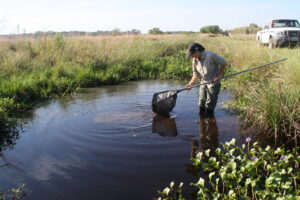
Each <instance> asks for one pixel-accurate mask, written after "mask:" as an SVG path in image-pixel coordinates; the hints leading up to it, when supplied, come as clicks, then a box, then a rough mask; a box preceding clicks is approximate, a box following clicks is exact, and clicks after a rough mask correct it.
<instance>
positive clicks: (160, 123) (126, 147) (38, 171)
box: [0, 81, 242, 200]
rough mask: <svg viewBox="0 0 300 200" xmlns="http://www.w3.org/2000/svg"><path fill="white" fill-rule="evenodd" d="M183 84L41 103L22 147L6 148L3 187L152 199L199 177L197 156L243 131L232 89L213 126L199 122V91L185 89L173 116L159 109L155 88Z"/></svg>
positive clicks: (47, 194)
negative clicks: (230, 103)
mask: <svg viewBox="0 0 300 200" xmlns="http://www.w3.org/2000/svg"><path fill="white" fill-rule="evenodd" d="M183 86H184V83H182V82H181V83H180V82H169V81H168V82H166V81H138V82H128V83H125V84H122V85H117V86H105V87H100V88H94V89H84V90H82V91H81V92H80V93H78V94H76V95H75V96H73V97H67V98H60V99H58V100H55V101H52V102H50V103H49V104H47V105H44V106H41V107H39V108H37V109H36V110H35V111H34V115H33V116H31V119H27V120H28V121H29V122H28V123H27V125H26V126H25V127H24V128H23V131H22V132H21V133H20V134H19V137H20V138H19V139H17V140H16V144H15V145H14V147H13V148H12V149H6V150H4V151H2V156H0V166H1V165H4V164H6V165H5V166H4V167H1V168H0V187H1V188H2V189H4V190H7V189H9V188H12V187H17V186H18V185H20V184H22V183H25V184H26V186H27V195H28V197H27V198H26V199H34V200H37V199H38V200H41V199H43V200H53V199H55V200H58V199H67V200H69V199H70V200H71V199H72V200H73V199H74V200H75V199H101V200H119V199H130V200H144V199H145V200H148V199H149V200H150V199H152V197H155V196H157V190H158V189H160V190H162V189H163V188H165V187H166V186H167V185H169V183H170V182H171V181H175V182H176V183H177V184H178V183H179V182H182V181H183V182H186V183H188V182H190V181H192V180H194V177H193V176H192V174H191V173H189V172H188V169H187V167H186V166H187V165H188V164H190V163H191V161H190V157H191V155H193V154H195V152H197V151H198V150H201V149H206V148H208V147H216V146H218V144H219V142H226V141H229V140H230V139H231V138H233V137H234V138H236V139H237V142H239V143H240V141H241V137H242V136H240V134H239V127H240V124H239V121H238V119H237V118H236V117H235V116H232V115H229V114H228V113H226V112H225V111H224V110H222V109H221V107H222V103H224V102H225V101H226V100H228V99H230V95H229V94H228V93H227V92H224V91H223V92H221V94H220V97H219V101H218V106H217V108H216V113H215V115H216V123H213V124H204V123H198V120H199V117H198V106H197V95H198V94H197V93H198V92H197V91H198V90H197V89H193V90H191V91H184V92H181V93H179V94H178V98H177V104H176V107H175V109H174V110H173V112H172V116H171V118H165V117H161V116H156V115H155V114H154V113H153V112H152V110H151V100H152V95H153V93H155V92H158V91H163V90H168V89H181V88H182V87H183ZM23 120H24V119H23Z"/></svg>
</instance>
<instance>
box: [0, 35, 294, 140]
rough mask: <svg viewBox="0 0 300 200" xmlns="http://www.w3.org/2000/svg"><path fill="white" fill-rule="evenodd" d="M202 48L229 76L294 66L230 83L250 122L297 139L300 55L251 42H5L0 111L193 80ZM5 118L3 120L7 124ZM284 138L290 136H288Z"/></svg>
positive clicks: (146, 38) (179, 38)
mask: <svg viewBox="0 0 300 200" xmlns="http://www.w3.org/2000/svg"><path fill="white" fill-rule="evenodd" d="M192 41H197V42H200V43H202V44H203V45H204V46H205V47H206V49H207V50H212V51H215V52H217V53H218V54H220V55H221V56H223V57H224V58H226V59H227V60H228V62H229V63H230V66H229V68H228V73H233V72H237V71H240V70H243V69H246V68H249V67H253V66H256V65H259V64H262V63H266V62H270V61H273V60H276V59H280V58H283V57H286V58H288V61H285V62H284V63H282V64H280V65H277V66H270V67H267V68H264V69H260V70H256V71H253V72H249V73H245V74H242V75H239V76H237V77H234V78H232V79H230V80H226V81H225V85H226V86H227V87H229V88H232V89H233V91H234V95H235V100H234V101H233V102H231V104H230V107H231V108H234V109H235V110H238V111H241V112H240V113H241V115H242V117H243V119H244V120H245V122H248V124H251V125H255V126H257V127H258V128H260V129H261V130H262V131H268V133H269V134H270V135H274V134H276V136H277V137H286V136H288V138H293V137H295V136H297V135H299V132H300V128H299V121H300V119H299V116H300V108H299V103H300V102H299V96H300V90H299V88H300V79H299V78H300V67H299V63H298V61H297V59H298V58H299V56H300V49H287V48H282V49H274V50H273V49H272V50H270V49H268V48H266V47H260V48H259V47H257V44H256V42H255V41H254V38H253V36H247V37H245V36H234V37H223V36H218V37H212V36H209V35H198V34H191V35H161V36H151V35H137V36H114V37H113V36H107V37H68V38H63V37H61V36H55V37H53V38H38V39H22V38H15V39H0V68H1V70H0V77H1V79H0V110H1V113H8V114H11V113H15V112H16V111H19V110H23V109H28V108H31V107H32V106H34V105H35V104H36V102H38V101H40V100H43V99H48V98H53V97H56V96H62V95H66V94H69V93H72V92H74V91H76V90H77V89H78V88H80V87H95V86H101V85H108V84H117V83H120V82H122V81H127V80H138V79H157V78H160V79H189V78H190V76H191V68H190V65H191V61H189V60H186V59H185V58H184V57H185V49H186V47H187V45H188V44H189V43H190V42H192ZM4 118H5V117H4ZM282 133H284V134H282Z"/></svg>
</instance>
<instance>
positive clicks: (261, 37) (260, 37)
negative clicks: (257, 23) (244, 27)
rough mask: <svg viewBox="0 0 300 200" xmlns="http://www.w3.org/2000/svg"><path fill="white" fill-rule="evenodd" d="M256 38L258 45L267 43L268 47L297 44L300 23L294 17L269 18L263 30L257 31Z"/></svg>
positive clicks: (298, 41) (299, 40) (299, 42)
mask: <svg viewBox="0 0 300 200" xmlns="http://www.w3.org/2000/svg"><path fill="white" fill-rule="evenodd" d="M256 40H257V41H258V42H259V45H269V48H275V47H280V46H295V45H298V44H300V24H299V22H298V21H297V20H295V19H273V20H270V21H269V23H268V25H266V26H265V27H264V29H263V30H261V31H258V32H257V34H256Z"/></svg>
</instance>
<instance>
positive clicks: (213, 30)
mask: <svg viewBox="0 0 300 200" xmlns="http://www.w3.org/2000/svg"><path fill="white" fill-rule="evenodd" d="M259 30H261V27H259V26H258V25H257V24H254V23H251V24H250V25H249V26H245V27H239V28H235V29H232V30H222V29H221V28H220V27H219V26H218V25H209V26H203V27H201V28H200V30H199V32H200V33H209V34H223V35H228V34H229V33H232V34H237V33H241V34H254V33H256V32H257V31H259ZM199 32H198V33H199ZM179 33H181V34H182V33H183V34H188V33H197V32H193V31H165V32H164V31H162V30H160V28H158V27H154V28H152V29H150V30H148V34H179ZM56 34H60V35H62V36H101V35H138V34H141V31H140V30H138V29H132V30H129V31H121V30H120V29H118V28H116V29H113V30H111V31H95V32H86V31H63V32H54V31H46V32H43V31H37V32H35V33H27V34H25V33H24V34H21V35H23V36H29V37H41V36H54V35H56ZM2 36H4V37H14V36H16V35H14V34H10V35H2Z"/></svg>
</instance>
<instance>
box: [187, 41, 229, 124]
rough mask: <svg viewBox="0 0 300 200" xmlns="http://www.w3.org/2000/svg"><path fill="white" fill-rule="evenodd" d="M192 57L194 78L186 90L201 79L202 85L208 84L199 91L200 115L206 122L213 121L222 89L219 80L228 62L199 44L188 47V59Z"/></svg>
mask: <svg viewBox="0 0 300 200" xmlns="http://www.w3.org/2000/svg"><path fill="white" fill-rule="evenodd" d="M191 57H192V58H193V61H192V68H193V76H192V78H191V80H190V82H189V83H188V84H187V85H186V86H185V88H186V89H188V90H189V89H191V87H192V85H193V84H194V83H195V82H196V81H197V79H198V78H199V77H201V83H208V84H205V85H201V86H200V89H199V109H200V110H199V114H200V117H201V118H203V117H204V116H205V119H206V122H209V121H213V120H214V110H215V107H216V105H217V101H218V95H219V92H220V88H221V84H220V81H219V79H220V78H221V77H222V75H223V73H224V70H225V67H226V65H227V62H226V61H225V60H224V58H222V57H220V56H218V55H217V54H216V53H214V52H210V51H205V48H204V47H203V46H202V45H201V44H199V43H192V44H190V45H189V46H188V53H187V58H191Z"/></svg>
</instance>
